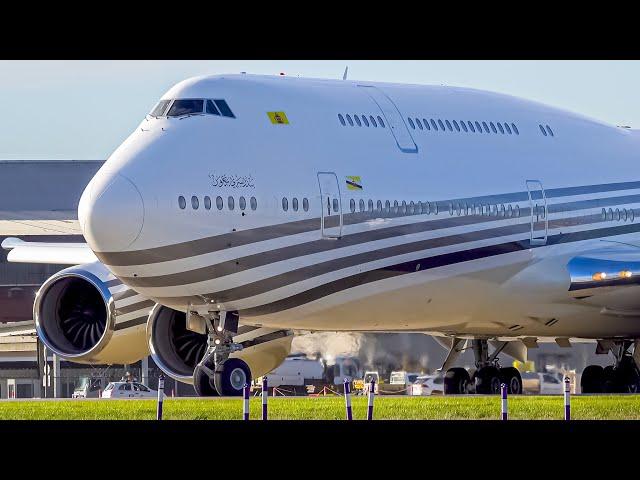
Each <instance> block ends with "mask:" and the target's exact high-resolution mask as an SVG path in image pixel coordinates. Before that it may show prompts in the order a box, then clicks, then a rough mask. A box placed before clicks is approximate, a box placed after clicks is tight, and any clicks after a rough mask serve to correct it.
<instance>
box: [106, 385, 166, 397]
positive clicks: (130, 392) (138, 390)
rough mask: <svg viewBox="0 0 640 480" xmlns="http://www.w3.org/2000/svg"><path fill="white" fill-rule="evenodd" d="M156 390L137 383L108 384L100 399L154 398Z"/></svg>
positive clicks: (156, 394) (156, 393)
mask: <svg viewBox="0 0 640 480" xmlns="http://www.w3.org/2000/svg"><path fill="white" fill-rule="evenodd" d="M157 396H158V392H157V390H152V389H150V388H149V387H147V386H145V385H143V384H141V383H138V382H110V383H109V385H107V388H105V389H104V392H102V397H101V398H125V399H128V398H156V397H157Z"/></svg>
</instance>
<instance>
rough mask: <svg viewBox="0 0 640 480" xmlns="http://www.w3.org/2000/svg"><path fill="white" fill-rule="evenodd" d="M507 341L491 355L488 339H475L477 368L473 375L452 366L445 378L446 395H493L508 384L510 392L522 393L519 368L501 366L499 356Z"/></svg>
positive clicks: (474, 349) (474, 347) (474, 348)
mask: <svg viewBox="0 0 640 480" xmlns="http://www.w3.org/2000/svg"><path fill="white" fill-rule="evenodd" d="M505 345H506V343H504V344H502V346H501V347H498V348H497V349H496V350H495V351H494V352H493V354H491V355H489V346H488V342H487V340H473V341H472V348H473V353H474V356H475V361H476V362H475V363H476V369H475V371H473V373H472V374H471V375H469V372H467V371H466V370H465V369H464V368H450V369H449V370H447V373H446V374H445V378H444V393H445V395H460V394H464V393H474V392H475V393H480V394H485V395H492V394H498V393H500V385H501V384H502V383H504V384H506V385H507V391H508V392H509V393H510V394H516V395H518V394H521V393H522V378H521V376H520V372H518V369H516V368H513V367H507V368H500V365H499V364H498V359H497V356H498V354H499V353H500V352H501V351H502V349H503V348H504V346H505Z"/></svg>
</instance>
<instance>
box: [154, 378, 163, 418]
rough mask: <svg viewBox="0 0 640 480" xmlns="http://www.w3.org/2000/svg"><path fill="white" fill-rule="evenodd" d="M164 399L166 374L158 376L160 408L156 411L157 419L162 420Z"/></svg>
mask: <svg viewBox="0 0 640 480" xmlns="http://www.w3.org/2000/svg"><path fill="white" fill-rule="evenodd" d="M163 401H164V375H162V374H161V375H160V377H159V378H158V410H157V411H156V419H157V420H162V402H163Z"/></svg>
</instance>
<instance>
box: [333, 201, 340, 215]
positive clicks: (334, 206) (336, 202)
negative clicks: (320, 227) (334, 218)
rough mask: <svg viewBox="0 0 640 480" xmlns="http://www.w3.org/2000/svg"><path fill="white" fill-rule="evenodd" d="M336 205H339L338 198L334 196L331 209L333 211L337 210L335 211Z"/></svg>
mask: <svg viewBox="0 0 640 480" xmlns="http://www.w3.org/2000/svg"><path fill="white" fill-rule="evenodd" d="M338 206H339V205H338V199H337V198H334V199H333V211H334V212H337V211H338Z"/></svg>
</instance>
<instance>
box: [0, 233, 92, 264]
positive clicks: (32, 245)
mask: <svg viewBox="0 0 640 480" xmlns="http://www.w3.org/2000/svg"><path fill="white" fill-rule="evenodd" d="M2 248H4V249H5V250H10V251H9V253H8V254H7V260H8V261H9V262H16V263H49V264H58V265H81V264H84V263H92V262H97V261H98V259H97V258H96V256H95V255H94V253H93V252H92V251H91V249H90V248H89V246H88V245H87V244H86V243H55V242H26V241H24V240H21V239H19V238H14V237H9V238H6V239H5V240H4V241H3V242H2Z"/></svg>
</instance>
